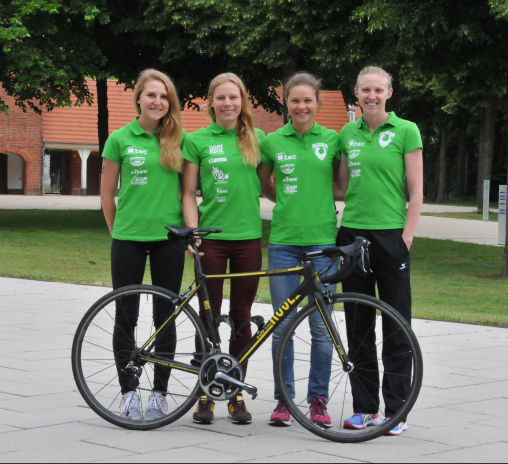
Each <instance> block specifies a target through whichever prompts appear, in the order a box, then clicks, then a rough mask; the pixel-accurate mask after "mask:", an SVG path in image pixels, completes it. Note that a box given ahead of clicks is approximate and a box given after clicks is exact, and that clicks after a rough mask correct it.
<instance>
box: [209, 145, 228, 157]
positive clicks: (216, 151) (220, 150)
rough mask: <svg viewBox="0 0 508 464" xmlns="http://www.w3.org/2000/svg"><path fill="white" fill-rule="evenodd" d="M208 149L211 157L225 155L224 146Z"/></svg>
mask: <svg viewBox="0 0 508 464" xmlns="http://www.w3.org/2000/svg"><path fill="white" fill-rule="evenodd" d="M208 148H209V149H210V155H223V154H224V145H210V146H209V147H208Z"/></svg>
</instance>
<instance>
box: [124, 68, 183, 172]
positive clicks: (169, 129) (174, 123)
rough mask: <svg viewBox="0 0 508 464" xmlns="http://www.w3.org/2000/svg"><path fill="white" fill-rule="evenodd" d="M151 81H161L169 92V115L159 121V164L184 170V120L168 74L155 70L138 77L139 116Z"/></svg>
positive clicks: (146, 70)
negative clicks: (182, 140)
mask: <svg viewBox="0 0 508 464" xmlns="http://www.w3.org/2000/svg"><path fill="white" fill-rule="evenodd" d="M150 81H159V82H162V83H163V84H164V85H165V86H166V90H167V92H168V101H169V110H168V112H167V114H166V115H165V116H164V117H163V118H162V119H161V120H160V121H159V126H158V128H157V138H158V139H159V145H160V147H161V154H160V157H159V162H160V164H161V166H162V167H164V168H165V169H168V170H171V171H178V172H180V171H181V170H182V165H183V155H182V150H181V149H180V140H181V138H182V119H181V117H180V112H181V109H180V101H179V100H178V95H177V93H176V88H175V85H174V84H173V82H172V81H171V79H170V78H169V77H168V76H166V74H164V73H162V72H160V71H157V70H155V69H145V70H144V71H143V72H142V73H141V74H140V75H139V77H138V80H137V82H136V87H135V89H134V95H133V98H134V106H135V107H136V111H137V113H138V114H141V108H140V107H139V103H138V100H139V96H140V95H141V93H142V92H143V90H145V87H146V84H147V83H148V82H150Z"/></svg>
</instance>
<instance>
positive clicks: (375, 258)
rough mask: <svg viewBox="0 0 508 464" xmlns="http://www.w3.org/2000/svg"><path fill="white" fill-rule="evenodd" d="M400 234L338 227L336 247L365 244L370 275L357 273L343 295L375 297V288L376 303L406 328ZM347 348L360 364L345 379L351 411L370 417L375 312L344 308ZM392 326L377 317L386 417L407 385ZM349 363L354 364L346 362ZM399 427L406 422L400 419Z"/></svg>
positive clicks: (374, 403) (402, 351)
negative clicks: (348, 382) (393, 313)
mask: <svg viewBox="0 0 508 464" xmlns="http://www.w3.org/2000/svg"><path fill="white" fill-rule="evenodd" d="M402 232H403V231H402V230H400V229H395V230H358V229H350V228H348V227H341V228H340V230H339V234H338V236H337V245H338V246H344V245H349V244H351V243H353V242H354V240H355V238H356V237H363V238H366V239H367V240H369V241H370V242H371V246H370V249H369V250H370V260H371V267H372V271H373V273H372V274H370V273H369V274H366V273H364V272H363V271H361V270H360V269H359V268H357V270H356V271H355V272H354V274H353V275H352V276H351V277H350V278H348V279H347V280H346V281H344V282H343V283H342V289H343V291H344V292H354V293H362V294H365V295H370V296H373V297H375V296H376V284H377V288H378V292H379V298H380V300H382V301H384V302H385V303H388V304H389V305H390V306H392V307H393V308H395V309H396V310H397V311H398V312H399V313H400V314H401V315H402V316H403V317H404V319H406V321H407V322H408V323H409V324H411V282H410V273H411V261H410V257H409V250H408V249H407V246H406V244H405V242H404V240H403V239H402ZM345 315H346V327H347V335H348V346H349V350H350V352H351V353H354V356H355V357H356V358H357V359H360V358H361V359H362V361H361V367H360V366H358V368H357V369H356V373H355V371H353V375H352V376H351V387H352V392H353V408H354V412H355V413H365V414H375V413H377V412H378V411H379V404H380V400H379V366H378V361H377V349H376V334H375V330H374V329H375V321H376V313H375V310H373V309H371V308H369V307H366V306H362V305H356V304H353V303H350V304H346V305H345ZM395 329H396V326H394V324H393V323H391V321H390V320H389V319H388V318H383V352H382V353H381V356H382V359H383V366H384V375H383V381H382V385H383V387H382V388H383V398H384V401H385V415H386V417H392V416H393V415H394V414H395V413H396V412H397V411H398V410H399V408H400V407H401V406H402V404H403V402H404V400H405V399H406V398H407V397H408V394H409V389H410V386H411V382H410V376H411V369H412V365H411V358H410V356H409V355H408V352H409V350H410V347H409V346H407V343H405V341H404V340H401V339H400V337H397V335H396V333H395ZM352 362H353V363H354V359H353V360H352ZM402 420H403V421H404V422H405V420H406V418H402Z"/></svg>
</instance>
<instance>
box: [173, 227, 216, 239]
mask: <svg viewBox="0 0 508 464" xmlns="http://www.w3.org/2000/svg"><path fill="white" fill-rule="evenodd" d="M165 229H166V230H167V231H168V232H169V234H168V235H172V236H173V237H176V238H187V237H190V236H191V235H203V234H205V235H208V234H220V233H221V232H222V230H220V229H199V228H191V227H173V226H166V227H165Z"/></svg>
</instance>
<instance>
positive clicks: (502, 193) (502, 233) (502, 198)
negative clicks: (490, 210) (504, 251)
mask: <svg viewBox="0 0 508 464" xmlns="http://www.w3.org/2000/svg"><path fill="white" fill-rule="evenodd" d="M507 191H508V186H506V185H500V186H499V240H498V244H499V245H504V244H505V241H506V194H507Z"/></svg>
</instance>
